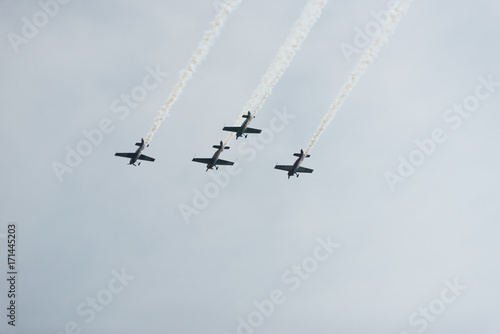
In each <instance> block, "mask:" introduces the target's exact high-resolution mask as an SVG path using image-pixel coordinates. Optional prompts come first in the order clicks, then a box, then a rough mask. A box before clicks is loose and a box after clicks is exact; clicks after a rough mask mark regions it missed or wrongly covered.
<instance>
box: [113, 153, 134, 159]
mask: <svg viewBox="0 0 500 334" xmlns="http://www.w3.org/2000/svg"><path fill="white" fill-rule="evenodd" d="M134 154H135V153H115V156H117V157H124V158H132V157H133V156H134Z"/></svg>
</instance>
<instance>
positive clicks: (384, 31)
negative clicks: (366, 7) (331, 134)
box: [305, 0, 412, 154]
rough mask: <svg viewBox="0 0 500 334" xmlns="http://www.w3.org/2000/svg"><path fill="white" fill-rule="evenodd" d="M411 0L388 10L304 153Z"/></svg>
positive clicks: (307, 150) (375, 54)
mask: <svg viewBox="0 0 500 334" xmlns="http://www.w3.org/2000/svg"><path fill="white" fill-rule="evenodd" d="M411 1H412V0H403V1H402V2H401V3H400V4H399V6H397V7H396V8H394V9H392V10H391V11H390V15H389V18H388V20H387V21H386V23H385V25H384V26H383V27H382V30H381V31H380V33H379V35H378V36H377V38H376V39H375V40H374V41H373V43H372V44H371V45H370V47H369V48H368V49H367V50H366V51H365V53H364V54H363V56H362V57H361V60H360V61H359V63H358V65H357V66H356V68H355V70H354V72H352V73H351V75H350V77H349V80H348V81H347V83H346V84H345V85H344V87H343V88H342V90H341V91H340V94H339V95H338V96H337V98H336V99H335V101H334V102H333V104H332V105H331V107H330V109H329V110H328V112H327V114H326V115H325V117H324V118H323V120H322V121H321V124H320V126H319V128H318V130H317V131H316V132H315V133H314V136H313V138H312V140H311V142H310V143H309V146H308V147H307V149H306V152H305V153H306V154H309V152H310V151H311V149H312V147H313V146H314V144H316V142H317V141H318V139H319V137H320V135H321V134H322V133H323V131H325V129H326V128H327V126H328V124H329V123H330V121H331V120H332V118H333V116H334V115H335V112H336V111H337V110H338V109H339V108H340V106H341V105H342V103H344V100H345V99H346V98H347V97H348V96H349V93H350V92H351V91H352V89H353V87H354V86H355V85H356V83H357V82H358V80H359V78H360V77H361V75H363V73H365V71H366V69H367V68H368V65H370V64H371V63H372V62H373V60H374V59H375V57H376V56H377V54H378V52H379V51H380V47H381V46H382V45H383V44H384V43H385V42H386V41H387V36H389V35H390V34H391V33H392V32H394V29H395V28H396V26H397V24H398V22H399V20H400V19H401V16H402V15H403V14H404V12H405V11H406V10H407V9H408V7H409V5H410V2H411Z"/></svg>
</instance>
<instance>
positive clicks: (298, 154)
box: [293, 153, 311, 158]
mask: <svg viewBox="0 0 500 334" xmlns="http://www.w3.org/2000/svg"><path fill="white" fill-rule="evenodd" d="M301 155H302V154H300V153H294V154H293V156H294V157H300V156H301ZM310 156H311V155H310V154H307V155H306V158H309V157H310Z"/></svg>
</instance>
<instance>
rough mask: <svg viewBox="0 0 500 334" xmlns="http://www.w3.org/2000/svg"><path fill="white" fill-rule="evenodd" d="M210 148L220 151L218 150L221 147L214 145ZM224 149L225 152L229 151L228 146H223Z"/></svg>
mask: <svg viewBox="0 0 500 334" xmlns="http://www.w3.org/2000/svg"><path fill="white" fill-rule="evenodd" d="M212 147H213V148H216V149H220V148H221V146H220V145H214V146H212ZM224 149H225V150H229V146H225V147H224Z"/></svg>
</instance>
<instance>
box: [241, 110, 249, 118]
mask: <svg viewBox="0 0 500 334" xmlns="http://www.w3.org/2000/svg"><path fill="white" fill-rule="evenodd" d="M250 116H251V115H250V111H249V112H248V114H245V115H242V116H241V117H243V118H250Z"/></svg>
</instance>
